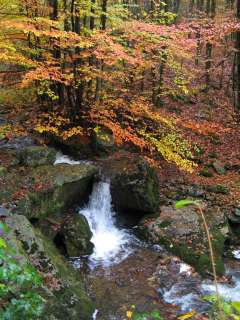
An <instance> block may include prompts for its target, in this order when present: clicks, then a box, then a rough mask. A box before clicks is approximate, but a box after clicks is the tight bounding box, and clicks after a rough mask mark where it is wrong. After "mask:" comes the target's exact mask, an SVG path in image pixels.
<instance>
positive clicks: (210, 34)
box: [0, 0, 240, 171]
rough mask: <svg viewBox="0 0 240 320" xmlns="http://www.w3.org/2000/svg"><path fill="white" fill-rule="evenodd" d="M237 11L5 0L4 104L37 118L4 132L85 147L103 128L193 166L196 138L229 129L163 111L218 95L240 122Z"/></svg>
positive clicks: (152, 154)
mask: <svg viewBox="0 0 240 320" xmlns="http://www.w3.org/2000/svg"><path fill="white" fill-rule="evenodd" d="M223 8H224V10H225V15H222V10H223ZM180 11H182V12H181V17H180V15H179V13H180ZM236 13H237V16H238V15H239V8H236V9H235V8H234V4H233V3H230V2H226V3H221V4H219V5H218V6H217V5H216V2H215V0H207V1H206V3H205V2H204V1H197V2H196V3H195V2H194V1H190V2H189V3H186V4H184V5H182V6H180V0H175V1H169V0H168V1H167V2H162V1H146V2H141V1H139V2H138V1H137V2H134V3H132V2H128V1H123V2H115V1H109V0H102V1H96V0H91V1H90V0H84V1H78V0H71V1H69V0H63V1H61V0H49V1H40V0H24V1H14V0H11V1H3V0H1V1H0V15H1V22H0V61H1V70H0V81H1V88H0V100H1V102H2V103H3V104H4V105H5V106H12V107H13V109H14V110H13V112H14V113H15V112H16V110H18V111H19V110H23V109H24V111H25V113H26V114H29V115H30V117H28V121H27V122H25V123H20V124H19V126H18V125H17V126H16V125H15V126H14V127H15V128H14V129H13V128H11V126H7V127H2V128H1V131H2V132H1V134H2V135H8V134H10V133H12V132H15V133H16V134H21V133H22V132H24V130H33V131H35V132H37V133H39V134H43V135H44V136H48V137H49V136H51V137H52V136H53V137H54V138H56V137H57V138H58V139H60V140H63V141H66V140H71V139H78V140H81V141H82V142H83V143H85V141H87V139H88V137H91V135H92V134H93V133H94V132H95V133H96V132H99V131H103V132H108V133H111V134H112V135H113V137H114V141H115V143H116V144H117V145H125V147H126V148H130V149H132V150H135V151H141V152H143V153H144V154H145V156H146V158H147V159H148V160H149V161H151V162H152V163H157V162H158V160H159V159H161V157H163V158H164V159H166V160H167V161H170V162H174V163H176V164H177V166H178V167H179V168H181V169H184V170H187V171H192V170H194V168H196V167H197V164H196V163H195V161H194V160H195V155H196V154H197V153H198V152H199V145H198V143H197V141H196V139H195V140H194V139H193V138H192V132H197V133H198V134H200V135H204V134H209V133H211V132H213V131H216V130H222V129H223V128H222V127H221V125H220V124H218V123H207V122H204V121H202V122H201V123H198V122H197V121H194V120H193V119H192V120H191V121H188V119H187V118H186V116H185V115H184V116H183V117H182V116H179V115H178V114H177V113H174V114H173V113H172V112H169V111H168V110H166V109H164V108H163V106H166V105H168V106H171V108H172V109H174V108H175V106H176V102H178V103H179V102H180V103H181V104H182V105H184V104H186V105H189V104H199V105H201V104H204V103H206V101H207V99H208V96H209V91H211V90H215V91H216V90H217V91H218V97H219V101H221V99H223V100H224V101H223V100H222V101H221V103H223V104H224V105H225V106H226V104H228V105H229V106H230V108H231V105H232V101H233V104H234V108H235V112H236V113H235V114H236V119H237V118H239V116H238V114H239V105H240V93H239V92H240V63H239V61H240V60H239V59H240V58H239V51H238V48H239V43H240V40H239V32H238V30H239V26H240V25H239V22H238V20H237V18H236ZM215 49H217V51H216V50H215ZM224 93H227V99H226V98H225V97H223V98H222V96H223V94H224ZM189 130H191V134H189Z"/></svg>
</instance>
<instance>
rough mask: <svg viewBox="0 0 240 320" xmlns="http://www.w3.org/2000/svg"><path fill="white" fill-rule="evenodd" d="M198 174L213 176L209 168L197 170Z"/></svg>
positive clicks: (207, 176)
mask: <svg viewBox="0 0 240 320" xmlns="http://www.w3.org/2000/svg"><path fill="white" fill-rule="evenodd" d="M199 175H200V176H203V177H206V178H211V177H213V173H212V172H211V171H210V170H209V168H203V169H202V170H201V171H200V172H199Z"/></svg>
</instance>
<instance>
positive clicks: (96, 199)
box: [80, 182, 131, 266]
mask: <svg viewBox="0 0 240 320" xmlns="http://www.w3.org/2000/svg"><path fill="white" fill-rule="evenodd" d="M80 213H81V214H83V215H84V216H85V217H86V218H87V220H88V222H89V225H90V228H91V231H92V233H93V236H92V239H91V241H92V242H93V244H94V252H93V254H92V255H91V256H90V258H89V259H90V262H91V263H92V264H93V265H96V264H102V265H104V266H109V265H111V264H114V263H118V262H120V261H121V260H123V259H124V258H125V257H127V256H128V255H129V253H130V252H131V250H130V248H129V244H130V241H131V236H130V234H129V233H128V232H127V231H126V230H123V229H119V228H117V227H116V225H115V218H114V216H115V213H114V211H113V209H112V204H111V193H110V183H108V182H98V183H96V184H95V185H94V186H93V191H92V195H91V197H90V200H89V203H88V205H87V206H86V207H85V208H83V209H81V210H80Z"/></svg>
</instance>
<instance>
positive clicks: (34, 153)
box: [17, 146, 57, 167]
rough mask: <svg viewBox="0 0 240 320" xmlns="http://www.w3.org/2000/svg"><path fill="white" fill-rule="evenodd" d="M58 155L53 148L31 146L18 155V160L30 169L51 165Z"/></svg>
mask: <svg viewBox="0 0 240 320" xmlns="http://www.w3.org/2000/svg"><path fill="white" fill-rule="evenodd" d="M56 153H57V152H56V150H55V149H53V148H48V147H42V146H29V147H26V148H24V149H22V150H20V151H19V152H18V153H17V159H18V160H19V163H20V164H21V165H24V166H29V167H37V166H41V165H51V164H53V163H54V161H55V159H56Z"/></svg>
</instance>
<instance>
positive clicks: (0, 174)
mask: <svg viewBox="0 0 240 320" xmlns="http://www.w3.org/2000/svg"><path fill="white" fill-rule="evenodd" d="M6 174H7V169H6V168H5V167H0V178H2V177H4V176H5V175H6Z"/></svg>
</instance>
